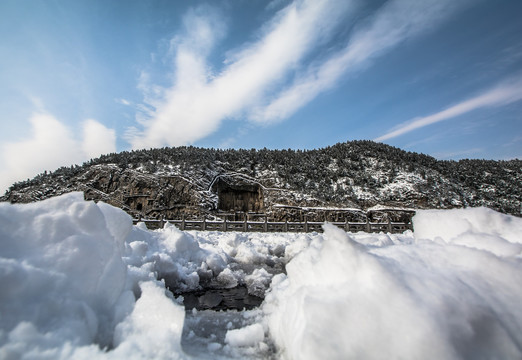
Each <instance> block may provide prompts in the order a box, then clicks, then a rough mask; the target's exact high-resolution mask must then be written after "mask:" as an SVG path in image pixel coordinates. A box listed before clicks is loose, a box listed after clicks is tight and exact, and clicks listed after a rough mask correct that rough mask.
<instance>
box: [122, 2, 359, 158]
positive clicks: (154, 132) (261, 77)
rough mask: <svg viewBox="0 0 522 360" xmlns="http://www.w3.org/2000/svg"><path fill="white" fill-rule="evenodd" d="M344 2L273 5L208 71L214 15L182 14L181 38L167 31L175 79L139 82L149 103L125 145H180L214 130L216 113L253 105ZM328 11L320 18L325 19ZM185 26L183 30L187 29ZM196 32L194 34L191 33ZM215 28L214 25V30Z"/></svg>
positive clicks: (324, 34)
mask: <svg viewBox="0 0 522 360" xmlns="http://www.w3.org/2000/svg"><path fill="white" fill-rule="evenodd" d="M350 6H351V3H350V2H347V1H315V0H304V1H297V2H295V3H292V4H290V5H288V6H287V7H286V8H284V9H283V10H281V11H279V12H278V13H277V15H276V16H275V18H274V19H273V20H272V21H271V22H270V23H269V24H267V25H266V26H265V27H264V30H263V33H262V35H261V36H260V38H259V40H257V41H255V42H253V43H251V44H249V45H246V46H244V47H243V48H242V49H241V50H239V51H236V52H234V53H232V55H231V56H230V58H229V59H227V61H226V64H227V65H226V66H225V68H224V69H223V70H222V71H221V72H220V73H218V74H213V73H212V71H211V69H210V68H209V67H208V65H207V63H206V57H207V56H208V54H209V53H210V51H211V50H212V48H213V47H214V46H215V44H216V42H217V41H218V40H219V36H218V37H214V34H215V33H216V32H215V31H214V29H215V28H218V29H223V28H224V27H225V26H224V25H223V24H222V23H221V19H220V17H219V15H216V13H214V12H212V11H209V10H208V8H207V9H205V11H201V10H196V11H194V12H190V13H189V14H188V15H187V17H188V18H187V19H186V21H185V23H186V24H189V25H190V27H189V25H187V26H186V27H187V29H186V33H187V35H186V36H185V38H182V39H180V38H175V39H174V41H173V45H174V47H175V51H174V52H175V57H174V63H175V80H174V84H173V86H172V87H170V88H168V89H163V90H161V91H158V89H157V88H154V86H146V87H145V91H146V92H147V93H148V94H149V95H150V93H151V92H152V91H149V90H150V89H153V91H154V92H156V93H157V94H160V95H161V96H160V98H159V99H158V98H154V97H152V98H150V96H147V98H149V99H148V100H146V102H147V105H149V106H151V107H152V108H154V110H153V111H152V113H151V114H150V115H151V116H150V117H149V118H148V119H145V120H142V121H141V123H142V125H143V126H144V130H143V131H138V132H136V130H135V129H133V130H132V131H131V134H132V135H131V136H130V137H129V140H130V142H131V144H132V147H133V148H147V147H157V146H163V145H171V146H173V145H184V144H188V143H191V142H194V141H196V140H198V139H201V138H203V137H205V136H207V135H209V134H211V133H212V132H214V131H215V130H216V129H217V128H218V127H219V126H220V124H221V122H222V120H223V119H226V118H231V117H234V116H238V115H240V114H241V113H242V112H244V111H246V110H247V109H249V108H251V107H253V106H255V105H256V104H257V103H258V102H259V100H260V99H262V98H263V96H264V95H265V93H266V92H267V91H269V90H271V88H272V87H273V86H275V85H276V84H277V83H278V82H280V81H283V80H284V77H285V76H287V75H288V73H290V72H292V71H295V70H296V69H297V68H298V67H299V66H300V62H301V61H302V60H303V58H304V57H305V56H307V54H309V52H310V51H311V50H312V49H313V47H314V45H316V44H318V43H320V42H321V41H322V39H324V38H330V37H331V34H332V32H333V30H334V29H335V27H336V25H338V23H339V22H340V21H341V20H342V15H343V14H344V15H346V13H347V12H348V10H349V8H350ZM325 19H328V21H325ZM189 30H190V31H189ZM189 33H190V34H193V33H195V34H197V35H196V37H195V38H194V37H193V36H192V35H188V34H189ZM218 34H222V32H219V31H218Z"/></svg>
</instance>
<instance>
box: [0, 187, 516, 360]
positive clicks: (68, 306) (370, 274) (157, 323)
mask: <svg viewBox="0 0 522 360" xmlns="http://www.w3.org/2000/svg"><path fill="white" fill-rule="evenodd" d="M413 222H414V226H415V234H414V233H412V232H411V231H407V232H405V233H404V234H385V233H381V234H367V233H363V232H360V233H356V234H351V233H346V232H344V231H342V230H341V229H338V228H335V227H333V226H330V225H325V232H324V233H323V234H318V233H311V234H296V233H286V234H285V233H278V234H270V233H236V232H231V233H223V232H182V231H180V230H178V229H176V228H175V227H174V226H172V225H170V224H167V225H166V226H165V228H163V229H160V230H156V231H149V230H148V229H147V228H146V227H145V225H144V224H143V223H140V224H138V225H136V226H132V221H131V219H130V218H129V216H128V215H126V214H125V213H124V212H123V211H121V210H119V209H117V208H114V207H111V206H109V205H106V204H104V203H102V202H99V203H97V204H95V203H94V202H87V201H84V200H83V195H82V194H81V193H73V194H67V195H63V196H61V197H57V198H53V199H49V200H46V201H42V202H39V203H33V204H26V205H10V204H6V203H2V204H0V239H1V241H0V285H1V288H2V291H1V292H0V358H2V359H4V358H5V359H19V358H31V359H72V358H74V359H93V358H95V359H105V358H107V359H129V358H131V359H151V358H154V359H191V358H198V359H201V358H218V359H266V358H273V359H274V358H275V359H279V358H285V359H317V358H325V359H345V358H356V359H376V358H392V359H393V358H395V359H398V358H402V359H419V358H422V359H463V358H464V359H489V358H498V359H519V358H522V337H521V336H520V334H521V333H522V312H521V311H520V303H521V302H522V284H521V283H520V281H518V279H521V278H522V238H521V235H520V234H522V219H520V218H516V217H512V216H507V215H503V214H499V213H497V212H494V211H492V210H489V209H485V208H479V209H465V210H439V211H423V210H420V211H418V212H417V215H416V216H415V217H414V219H413ZM282 268H286V274H285V273H283V272H282V271H281V269H282ZM274 269H280V271H276V270H274ZM158 278H161V279H163V280H158ZM209 279H215V281H218V282H220V283H221V284H222V286H223V287H233V286H236V284H244V286H247V287H248V290H249V292H257V293H259V292H261V293H262V292H264V295H265V299H264V301H263V303H262V305H261V306H260V307H259V308H257V309H254V310H249V311H235V310H234V311H226V312H215V311H210V310H205V311H197V310H196V309H194V310H192V311H189V312H187V311H185V309H184V308H183V306H182V305H181V304H182V301H183V299H182V298H181V297H176V296H174V295H173V294H172V293H171V292H170V291H168V290H167V289H166V284H168V285H169V286H170V287H171V289H181V290H184V291H190V290H191V289H200V288H201V286H202V284H203V283H204V282H205V281H206V280H209Z"/></svg>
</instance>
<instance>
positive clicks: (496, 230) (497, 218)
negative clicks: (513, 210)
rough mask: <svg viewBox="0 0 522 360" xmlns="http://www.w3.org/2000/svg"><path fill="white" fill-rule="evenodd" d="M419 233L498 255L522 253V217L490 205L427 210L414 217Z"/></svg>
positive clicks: (414, 223) (416, 235) (416, 229)
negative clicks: (510, 214)
mask: <svg viewBox="0 0 522 360" xmlns="http://www.w3.org/2000/svg"><path fill="white" fill-rule="evenodd" d="M413 226H414V229H415V237H416V238H417V239H420V240H422V239H433V240H435V241H439V242H443V243H445V244H456V245H463V246H467V247H470V248H475V249H478V250H485V251H488V252H491V253H493V254H495V255H498V256H508V257H509V256H516V255H521V254H522V218H517V217H514V216H509V215H504V214H501V213H498V212H496V211H493V210H491V209H488V208H474V209H473V208H469V209H455V210H423V211H419V212H418V213H417V215H416V216H415V217H414V218H413Z"/></svg>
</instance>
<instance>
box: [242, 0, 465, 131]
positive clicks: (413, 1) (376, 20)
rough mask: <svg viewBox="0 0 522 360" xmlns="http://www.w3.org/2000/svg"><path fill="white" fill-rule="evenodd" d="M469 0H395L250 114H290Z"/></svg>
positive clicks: (262, 118)
mask: <svg viewBox="0 0 522 360" xmlns="http://www.w3.org/2000/svg"><path fill="white" fill-rule="evenodd" d="M465 2H466V1H460V2H456V1H452V0H424V1H418V0H392V1H388V2H386V3H385V4H384V5H383V6H382V7H381V8H380V9H379V10H378V11H377V12H376V13H375V14H373V15H371V17H370V18H369V19H366V21H365V22H364V24H362V25H359V26H356V29H355V30H354V31H353V32H352V34H351V36H350V37H349V39H348V41H347V45H346V46H345V47H344V49H342V50H341V51H339V52H337V53H334V54H333V55H332V56H330V57H329V58H327V59H326V60H324V61H322V62H320V63H319V64H318V65H317V64H315V65H313V66H311V67H310V68H309V69H308V71H307V72H306V73H305V74H304V75H302V76H298V77H296V79H295V81H294V82H293V84H292V85H291V86H289V87H288V88H286V89H284V90H283V91H281V92H280V93H279V95H278V96H277V97H275V98H274V99H272V100H271V101H270V103H269V104H268V105H266V106H262V107H259V108H257V109H254V111H252V113H251V114H250V116H251V118H252V119H253V120H255V121H258V122H262V123H270V122H274V121H278V120H282V119H285V118H288V117H289V116H291V115H293V114H294V113H295V112H296V111H297V110H299V109H300V108H301V107H303V106H304V105H306V104H307V103H308V102H310V101H311V100H313V99H314V98H315V97H317V96H318V95H319V94H321V93H323V92H324V91H327V90H329V89H331V88H332V87H334V86H335V85H336V84H337V83H338V82H339V81H340V80H342V79H343V78H344V77H345V76H346V75H347V74H349V73H353V72H357V71H361V70H363V69H365V68H366V67H367V66H369V65H370V64H371V62H372V61H373V60H374V59H375V58H377V57H378V56H380V55H382V54H383V53H385V52H387V51H390V49H392V48H394V47H396V46H397V45H398V44H400V43H402V42H404V41H406V40H408V39H410V38H413V37H415V36H418V35H419V34H422V33H423V32H425V31H426V30H429V29H431V28H432V27H434V26H436V25H437V24H438V23H440V22H441V21H442V20H444V19H445V18H447V17H448V16H450V15H451V14H452V13H454V12H455V11H456V10H457V9H458V8H459V7H462V6H463V5H464V4H465Z"/></svg>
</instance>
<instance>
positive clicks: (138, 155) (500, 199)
mask: <svg viewBox="0 0 522 360" xmlns="http://www.w3.org/2000/svg"><path fill="white" fill-rule="evenodd" d="M220 177H221V178H222V177H226V178H228V179H230V181H237V182H244V183H249V184H259V185H260V186H261V187H262V189H263V194H264V198H265V199H264V202H265V207H266V208H267V210H266V211H267V212H269V211H270V210H271V206H272V205H274V204H279V205H290V206H301V207H330V208H332V207H338V208H359V209H363V210H365V209H367V208H370V207H373V206H376V205H381V206H387V207H402V208H414V209H437V208H441V209H444V208H460V207H468V206H473V207H477V206H487V207H490V208H492V209H495V210H497V211H500V212H503V213H508V214H511V215H515V216H520V215H521V213H520V211H521V210H520V209H521V206H522V203H521V197H520V194H521V193H522V161H521V160H511V161H485V160H462V161H459V162H454V161H437V160H436V159H434V158H432V157H429V156H426V155H422V154H416V153H410V152H406V151H402V150H400V149H397V148H393V147H391V146H387V145H384V144H378V143H374V142H371V141H354V142H347V143H341V144H337V145H334V146H331V147H328V148H324V149H319V150H309V151H294V150H267V149H262V150H254V149H252V150H215V149H200V148H193V147H179V148H164V149H151V150H142V151H133V152H123V153H120V154H109V155H106V156H102V157H101V158H99V159H94V160H91V161H90V162H88V163H86V164H84V165H83V166H81V167H80V166H77V167H71V168H62V169H59V170H58V171H56V172H53V173H44V174H41V175H39V176H37V177H36V178H34V179H32V180H28V181H26V182H21V183H17V184H14V185H13V186H12V187H11V188H10V190H9V191H8V192H7V193H6V194H5V196H4V197H3V198H1V199H2V200H4V201H10V202H31V201H36V200H42V199H46V198H48V197H51V196H56V195H59V194H63V193H66V192H70V191H84V192H85V193H86V194H87V198H89V199H96V200H98V199H99V200H103V201H105V202H109V203H111V204H113V205H114V206H118V207H121V208H123V209H125V210H126V211H128V212H130V213H133V215H135V216H137V215H138V212H139V211H140V210H139V209H138V203H137V202H132V201H129V195H133V196H148V198H147V200H146V201H144V202H143V204H142V205H140V206H143V209H145V208H147V209H148V210H150V212H148V213H147V212H144V215H147V216H148V215H157V216H159V214H162V213H163V214H165V213H171V214H172V216H174V215H176V214H175V211H178V210H176V209H180V207H181V206H184V207H185V208H186V209H188V208H190V209H195V208H198V209H200V213H208V211H212V209H216V206H217V194H216V189H215V187H213V185H214V184H215V183H216V179H219V178H220ZM149 202H150V204H149ZM192 211H193V210H190V211H188V213H190V212H192ZM186 212H187V211H186ZM167 215H168V214H167Z"/></svg>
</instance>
